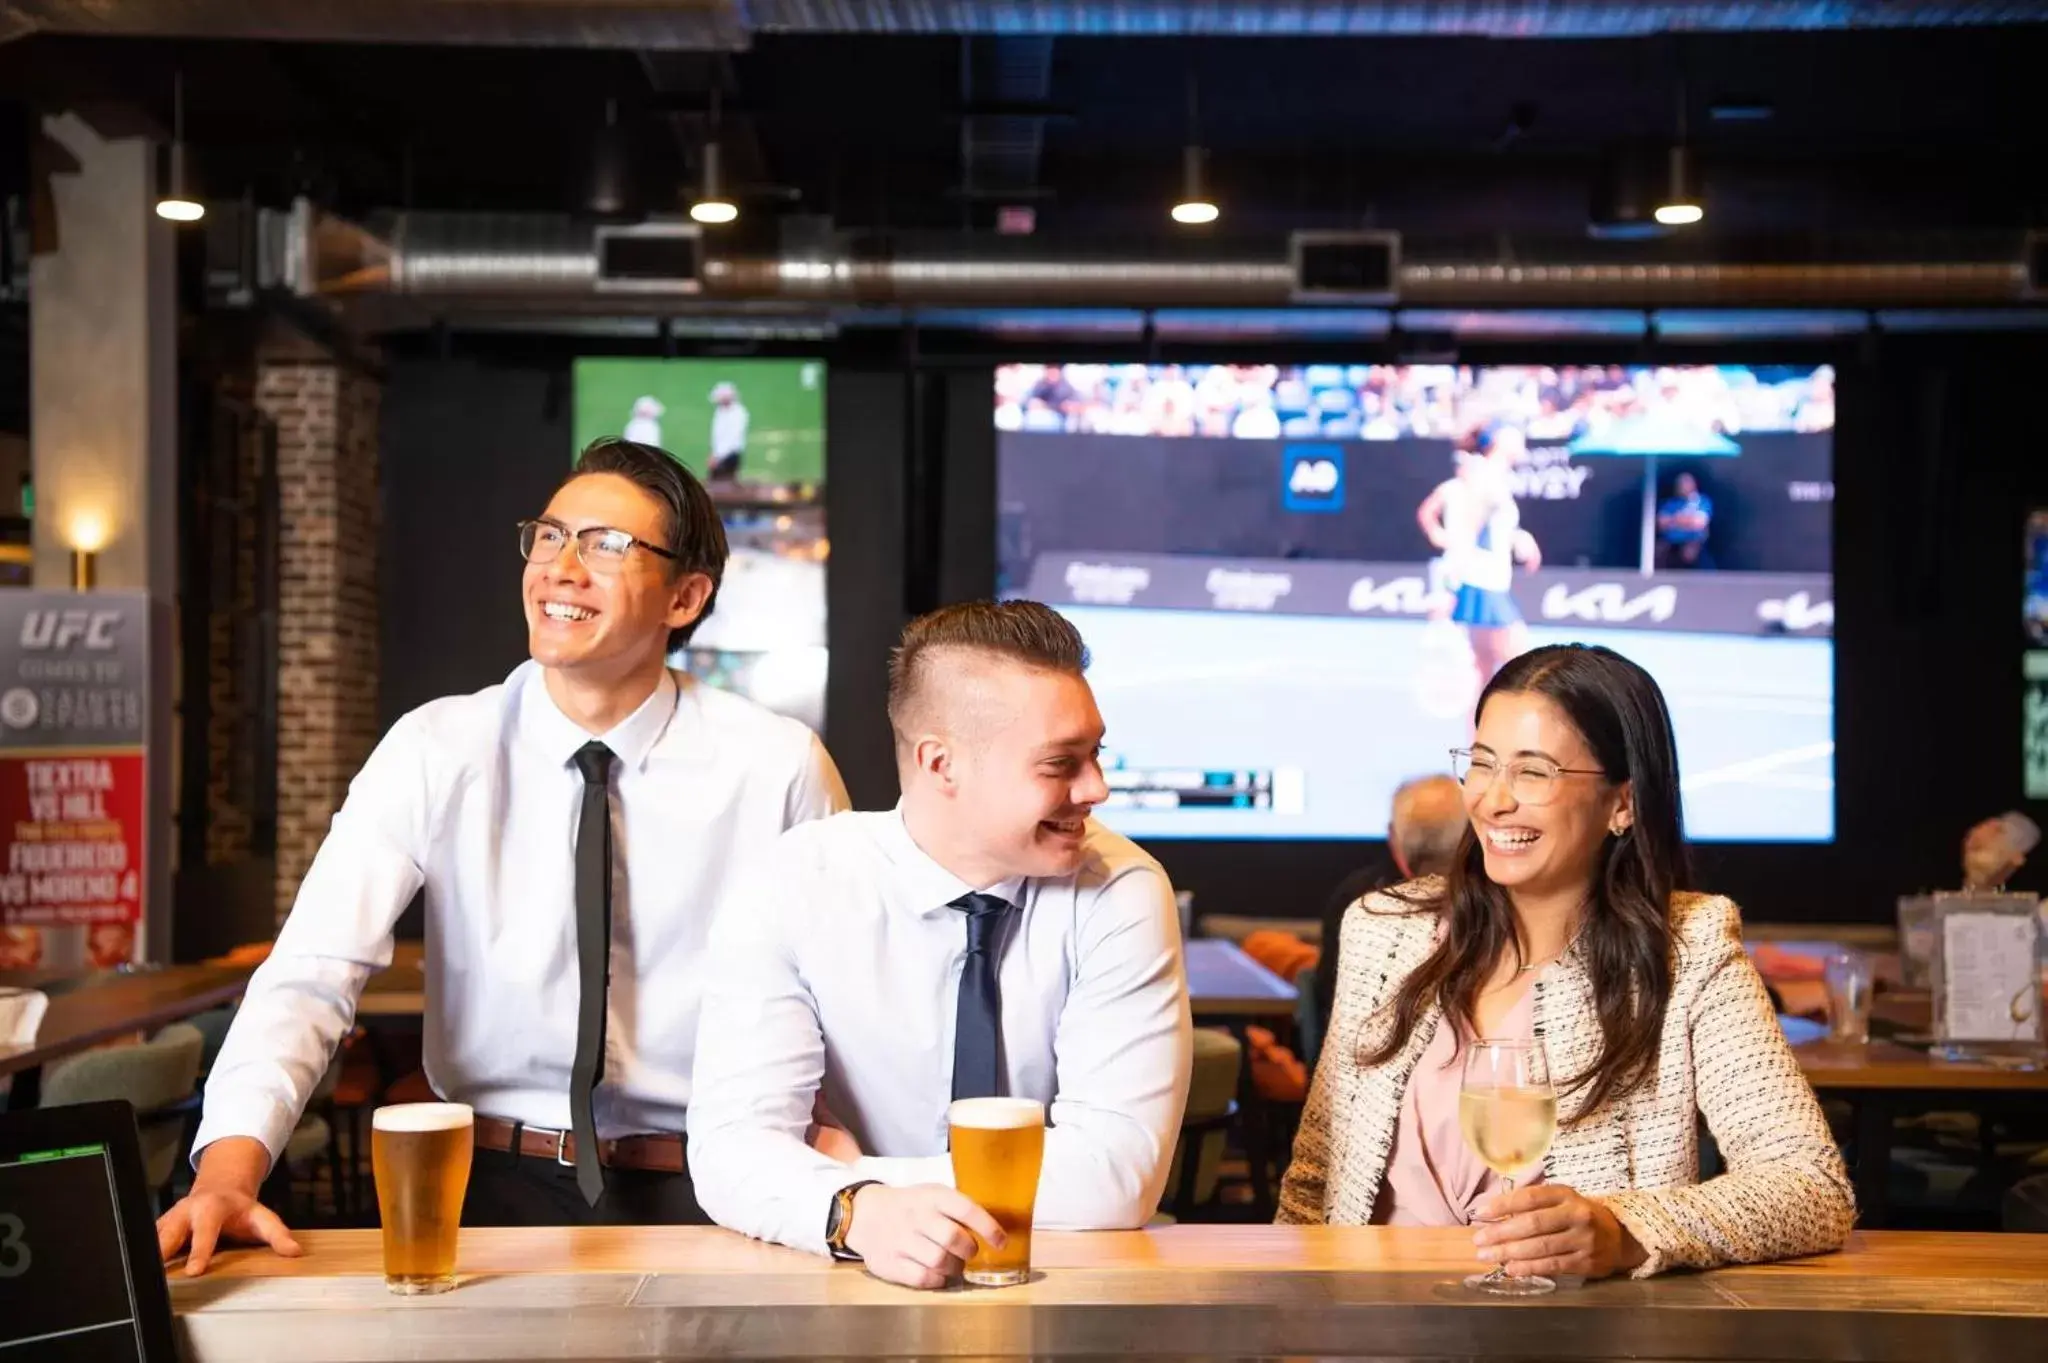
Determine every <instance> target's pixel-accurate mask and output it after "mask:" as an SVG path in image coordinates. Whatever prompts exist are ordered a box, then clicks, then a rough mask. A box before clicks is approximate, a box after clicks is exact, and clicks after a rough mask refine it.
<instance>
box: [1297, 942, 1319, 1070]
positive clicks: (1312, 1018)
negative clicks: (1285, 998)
mask: <svg viewBox="0 0 2048 1363" xmlns="http://www.w3.org/2000/svg"><path fill="white" fill-rule="evenodd" d="M1294 987H1295V989H1296V990H1297V991H1298V993H1297V995H1296V997H1295V1000H1294V1030H1295V1031H1296V1032H1297V1033H1298V1034H1299V1035H1300V1038H1301V1063H1302V1064H1303V1065H1305V1066H1307V1067H1308V1074H1309V1082H1311V1083H1313V1082H1315V1074H1316V1061H1317V1060H1319V1059H1320V1058H1321V1057H1322V1054H1323V1010H1322V1009H1321V1008H1319V1007H1317V1005H1316V967H1315V966H1312V965H1305V966H1303V967H1302V968H1301V970H1300V972H1299V973H1297V974H1296V975H1295V977H1294Z"/></svg>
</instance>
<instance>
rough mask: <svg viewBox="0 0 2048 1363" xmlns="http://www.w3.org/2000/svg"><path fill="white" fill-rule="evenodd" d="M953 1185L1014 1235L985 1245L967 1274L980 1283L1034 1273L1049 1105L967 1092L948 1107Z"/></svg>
mask: <svg viewBox="0 0 2048 1363" xmlns="http://www.w3.org/2000/svg"><path fill="white" fill-rule="evenodd" d="M946 1124H947V1125H948V1126H949V1127H950V1128H951V1129H952V1138H953V1186H955V1187H956V1188H958V1189H959V1190H960V1191H961V1192H962V1193H963V1194H965V1195H966V1196H967V1197H968V1198H969V1199H970V1200H972V1201H973V1202H974V1203H975V1204H976V1205H978V1206H980V1207H981V1208H982V1209H983V1210H984V1211H986V1212H987V1213H988V1214H989V1215H990V1216H993V1217H994V1218H995V1219H996V1224H998V1225H1000V1226H1001V1227H1002V1228H1003V1234H1004V1235H1006V1236H1008V1237H1009V1239H1008V1240H1007V1241H1006V1242H1005V1243H1004V1245H1003V1247H1002V1248H1001V1249H990V1248H989V1247H988V1246H987V1245H981V1246H980V1247H979V1248H978V1249H977V1250H976V1251H975V1254H974V1257H973V1258H972V1259H970V1260H968V1261H967V1272H966V1274H965V1275H964V1276H965V1277H966V1279H967V1281H968V1282H970V1283H972V1284H974V1285H975V1286H977V1287H1008V1286H1011V1285H1012V1284H1014V1283H1021V1282H1023V1281H1025V1280H1026V1279H1027V1278H1029V1277H1030V1276H1031V1209H1032V1206H1033V1205H1034V1204H1035V1203H1036V1202H1037V1201H1038V1166H1039V1164H1040V1162H1041V1161H1042V1160H1043V1159H1044V1158H1045V1105H1044V1104H1043V1103H1036V1102H1033V1101H1032V1100H1030V1099H1029V1098H962V1099H960V1100H959V1101H958V1102H956V1103H954V1104H953V1105H952V1107H950V1108H948V1109H947V1111H946Z"/></svg>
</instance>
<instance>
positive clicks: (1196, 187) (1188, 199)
mask: <svg viewBox="0 0 2048 1363" xmlns="http://www.w3.org/2000/svg"><path fill="white" fill-rule="evenodd" d="M1203 156H1204V152H1203V151H1202V149H1201V148H1200V147H1197V146H1192V145H1191V146H1188V147H1186V148H1184V149H1183V150H1182V153H1181V184H1180V202H1178V203H1176V204H1175V205H1174V206H1173V220H1174V221H1175V222H1178V223H1185V224H1186V225H1188V226H1190V227H1199V226H1200V225H1202V224H1203V223H1210V222H1214V221H1216V219H1217V218H1219V217H1221V216H1222V210H1221V209H1219V208H1217V207H1216V203H1215V201H1214V200H1212V199H1211V198H1210V197H1209V195H1208V193H1207V192H1206V191H1205V190H1204V189H1203V187H1202V158H1203Z"/></svg>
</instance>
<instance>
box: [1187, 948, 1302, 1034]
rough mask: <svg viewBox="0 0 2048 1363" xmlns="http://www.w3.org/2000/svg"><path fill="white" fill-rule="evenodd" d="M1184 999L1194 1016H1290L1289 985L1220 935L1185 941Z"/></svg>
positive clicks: (1293, 997) (1291, 992) (1292, 1001)
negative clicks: (1186, 974)
mask: <svg viewBox="0 0 2048 1363" xmlns="http://www.w3.org/2000/svg"><path fill="white" fill-rule="evenodd" d="M1186 956H1187V967H1188V1002H1189V1004H1190V1005H1192V1006H1193V1008H1194V1012H1195V1016H1196V1017H1197V1018H1198V1019H1208V1018H1218V1019H1221V1018H1277V1019H1280V1020H1283V1021H1287V1020H1291V1019H1292V1018H1293V1017H1294V1004H1295V1000H1296V998H1297V997H1298V995H1297V994H1296V992H1295V988H1294V986H1293V985H1291V984H1289V983H1288V982H1287V981H1285V980H1283V979H1281V978H1280V977H1279V976H1278V975H1275V974H1274V973H1273V972H1272V971H1270V970H1268V969H1266V967H1264V966H1262V965H1260V964H1259V963H1258V962H1257V961H1255V960H1253V959H1252V958H1251V957H1250V956H1247V955H1246V954H1245V952H1244V948H1242V947H1240V946H1239V945H1238V944H1237V943H1235V942H1230V941H1225V940H1224V939H1223V938H1221V937H1197V938H1195V939H1193V940H1192V941H1190V942H1189V943H1188V944H1187V948H1186Z"/></svg>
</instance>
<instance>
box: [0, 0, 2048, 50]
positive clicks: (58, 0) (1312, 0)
mask: <svg viewBox="0 0 2048 1363" xmlns="http://www.w3.org/2000/svg"><path fill="white" fill-rule="evenodd" d="M2043 19H2048V3H2039V2H2035V3H2028V2H2027V0H2005V3H1990V2H1986V0H1869V3H1857V4H1839V3H1818V2H1817V0H1690V2H1689V0H1665V3H1646V2H1645V0H1291V2H1290V3H1284V4H1281V3H1266V2H1265V0H1101V2H1100V3H1087V2H1086V0H1033V2H1032V3H1029V4H1018V3H1016V0H219V2H218V3H215V2H213V0H124V3H121V4H118V5H114V4H107V3H105V0H0V39H4V38H5V37H9V36H20V35H22V34H25V33H32V32H48V33H75V34H88V35H100V36H106V37H142V36H157V37H188V38H254V39H267V40H286V41H289V40H299V41H310V42H359V43H366V42H394V43H454V44H492V45H506V46H578V47H600V48H623V49H653V50H670V51H674V50H728V51H730V50H738V49H741V48H744V47H745V46H746V45H747V43H748V42H749V41H750V40H751V38H752V37H753V35H754V34H756V33H764V34H765V33H896V34H934V33H954V34H985V35H989V36H1007V37H1018V36H1033V35H1035V36H1041V37H1056V36H1061V35H1076V36H1086V35H1095V36H1112V35H1124V36H1147V35H1186V36H1195V35H1215V36H1223V37H1236V38H1248V37H1287V36H1297V37H1347V36H1348V37H1387V36H1437V37H1452V36H1459V35H1464V36H1471V37H1489V38H1609V37H1627V36H1635V35H1642V34H1648V33H1661V32H1666V31H1674V30H1675V31H1690V32H1703V33H1704V32H1717V31H1730V32H1733V31H1755V30H1760V29H1784V30H1828V29H1856V28H1917V27H1933V26H1951V25H1979V26H1981V25H1991V24H2017V23H2033V22H2039V21H2041V20H2043Z"/></svg>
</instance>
